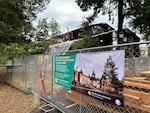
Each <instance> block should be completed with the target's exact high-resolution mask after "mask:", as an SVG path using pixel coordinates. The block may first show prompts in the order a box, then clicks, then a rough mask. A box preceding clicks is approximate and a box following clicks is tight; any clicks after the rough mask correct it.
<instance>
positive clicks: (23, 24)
mask: <svg viewBox="0 0 150 113" xmlns="http://www.w3.org/2000/svg"><path fill="white" fill-rule="evenodd" d="M49 2H50V0H0V63H6V61H7V60H8V59H12V58H13V57H20V56H24V55H28V54H31V53H32V52H31V53H30V49H34V50H36V49H37V48H38V50H39V48H40V47H37V46H39V45H36V43H32V42H31V38H32V36H33V33H34V32H32V31H34V29H33V26H32V23H31V22H32V21H33V20H34V19H36V15H37V14H38V13H39V12H41V11H43V10H44V9H45V6H46V5H47V4H48V3H49ZM41 43H43V42H41ZM41 45H42V44H41ZM42 49H43V48H42ZM40 50H41V48H40Z"/></svg>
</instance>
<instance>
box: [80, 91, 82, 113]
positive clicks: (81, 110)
mask: <svg viewBox="0 0 150 113" xmlns="http://www.w3.org/2000/svg"><path fill="white" fill-rule="evenodd" d="M80 113H82V96H81V94H80Z"/></svg>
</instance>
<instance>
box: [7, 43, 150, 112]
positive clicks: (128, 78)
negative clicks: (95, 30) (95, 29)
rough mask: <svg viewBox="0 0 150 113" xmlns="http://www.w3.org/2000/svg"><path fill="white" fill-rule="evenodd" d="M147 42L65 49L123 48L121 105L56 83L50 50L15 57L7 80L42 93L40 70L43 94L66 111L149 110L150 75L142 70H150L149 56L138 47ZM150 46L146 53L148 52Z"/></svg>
mask: <svg viewBox="0 0 150 113" xmlns="http://www.w3.org/2000/svg"><path fill="white" fill-rule="evenodd" d="M149 45H150V43H147V44H145V43H141V44H140V43H138V44H124V45H121V46H107V47H96V48H92V49H81V50H75V51H68V52H67V53H81V52H83V53H85V52H101V51H114V50H125V57H126V59H125V78H124V107H117V106H113V105H111V104H108V103H105V102H103V101H101V100H98V99H95V98H94V97H90V96H87V95H84V94H81V93H78V92H75V91H73V90H68V89H65V88H63V87H61V86H59V85H57V84H55V83H54V81H53V55H52V54H51V55H33V56H28V57H25V58H20V59H14V65H13V73H12V75H10V76H9V78H10V79H9V82H10V81H11V83H12V84H13V85H14V86H17V87H18V86H19V88H21V89H24V90H26V91H33V92H35V93H37V94H38V95H44V93H43V89H42V85H41V78H40V74H41V73H42V74H43V77H44V81H45V84H46V90H47V91H46V92H47V94H46V96H45V98H48V99H49V100H51V101H52V103H55V104H57V106H58V107H60V108H64V109H65V110H66V113H67V112H70V113H150V77H148V75H147V74H145V73H146V72H148V71H150V56H148V54H147V55H143V53H142V54H141V52H140V48H143V47H147V48H150V46H149ZM149 50H150V49H148V51H147V52H148V53H150V51H149ZM142 51H143V50H142ZM55 54H60V53H55ZM40 72H41V73H40Z"/></svg>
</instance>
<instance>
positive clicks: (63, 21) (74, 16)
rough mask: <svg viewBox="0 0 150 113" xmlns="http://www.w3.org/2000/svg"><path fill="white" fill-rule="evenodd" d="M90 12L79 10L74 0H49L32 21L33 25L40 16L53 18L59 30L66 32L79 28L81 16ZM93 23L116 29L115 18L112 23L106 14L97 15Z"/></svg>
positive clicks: (85, 15)
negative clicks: (107, 25) (105, 24)
mask: <svg viewBox="0 0 150 113" xmlns="http://www.w3.org/2000/svg"><path fill="white" fill-rule="evenodd" d="M91 14H92V10H91V11H88V12H83V11H81V9H80V8H79V7H78V6H77V4H76V3H75V0H51V2H50V3H49V4H48V5H47V8H46V10H44V11H43V12H42V13H39V14H38V15H37V17H38V18H37V20H36V21H34V22H33V25H37V22H38V20H40V19H42V18H47V19H48V20H51V19H52V18H53V19H55V20H56V21H57V22H58V24H59V26H60V30H61V32H67V31H68V30H69V31H70V30H74V29H77V28H79V27H80V25H81V21H82V20H83V18H84V17H87V16H89V15H91ZM94 23H107V24H109V25H111V26H112V27H113V28H115V29H117V19H116V20H115V22H114V24H112V22H110V21H109V20H108V16H107V15H105V16H102V15H99V16H98V18H96V19H95V21H94ZM67 28H69V29H67Z"/></svg>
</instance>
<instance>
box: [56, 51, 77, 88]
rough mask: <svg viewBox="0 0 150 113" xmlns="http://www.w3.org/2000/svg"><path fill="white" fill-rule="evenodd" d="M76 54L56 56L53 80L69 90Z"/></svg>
mask: <svg viewBox="0 0 150 113" xmlns="http://www.w3.org/2000/svg"><path fill="white" fill-rule="evenodd" d="M75 58H76V54H71V55H56V56H55V69H54V70H55V71H54V75H55V76H54V80H55V83H56V84H59V85H61V86H64V87H65V88H67V89H71V86H72V78H73V72H74V63H75Z"/></svg>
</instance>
